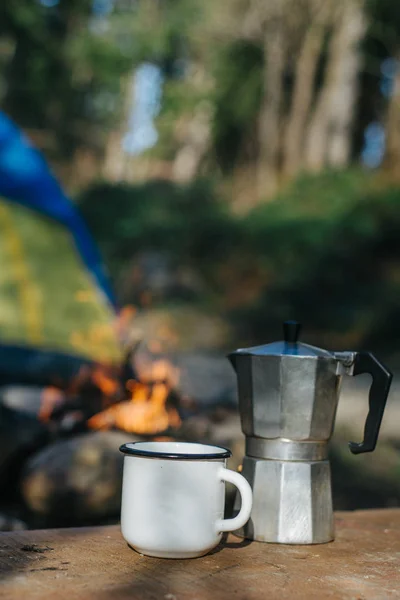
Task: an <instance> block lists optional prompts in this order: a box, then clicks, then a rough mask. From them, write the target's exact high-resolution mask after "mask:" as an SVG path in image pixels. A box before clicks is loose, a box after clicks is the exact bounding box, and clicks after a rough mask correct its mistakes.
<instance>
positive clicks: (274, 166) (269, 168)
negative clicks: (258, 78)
mask: <svg viewBox="0 0 400 600" xmlns="http://www.w3.org/2000/svg"><path fill="white" fill-rule="evenodd" d="M274 21H275V23H274V27H266V29H265V34H264V61H265V65H264V75H263V87H264V93H263V99H262V104H261V110H260V117H259V127H258V141H259V159H258V165H257V185H258V193H259V195H260V196H263V195H271V194H273V193H274V192H275V191H276V189H277V187H278V170H279V155H280V123H281V110H282V97H283V73H284V67H285V52H284V41H285V40H284V37H285V36H284V25H283V22H282V20H281V19H276V20H275V19H274Z"/></svg>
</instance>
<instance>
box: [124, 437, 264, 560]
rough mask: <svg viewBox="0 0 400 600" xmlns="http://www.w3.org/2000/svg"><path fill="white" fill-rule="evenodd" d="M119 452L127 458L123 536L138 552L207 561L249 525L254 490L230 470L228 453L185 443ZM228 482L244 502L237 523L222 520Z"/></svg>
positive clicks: (154, 444)
mask: <svg viewBox="0 0 400 600" xmlns="http://www.w3.org/2000/svg"><path fill="white" fill-rule="evenodd" d="M120 450H121V452H123V453H124V454H125V457H124V474H123V483H122V506H121V531H122V535H123V537H124V538H125V540H126V541H127V542H128V544H129V545H130V546H131V547H132V548H134V549H135V550H137V552H140V553H141V554H147V555H148V556H157V557H160V558H194V557H196V556H203V555H204V554H207V552H209V551H210V550H211V549H212V548H214V547H215V546H217V545H218V543H219V542H220V540H221V537H222V533H223V532H224V531H233V530H236V529H239V528H240V527H242V526H243V525H244V524H245V523H247V521H248V520H249V518H250V512H251V507H252V492H251V488H250V486H249V484H248V483H247V481H246V479H245V478H244V477H243V476H242V475H240V474H239V473H235V472H234V471H230V470H228V469H227V468H226V460H227V458H229V457H230V456H231V452H230V450H227V449H226V448H220V447H219V446H207V445H204V444H196V443H186V442H136V443H131V444H124V445H123V446H121V447H120ZM226 481H229V482H230V483H233V484H234V485H235V486H236V487H237V488H238V489H239V492H240V494H241V497H242V507H241V510H240V512H239V514H238V515H237V516H236V517H235V518H234V519H224V518H223V514H224V506H225V482H226Z"/></svg>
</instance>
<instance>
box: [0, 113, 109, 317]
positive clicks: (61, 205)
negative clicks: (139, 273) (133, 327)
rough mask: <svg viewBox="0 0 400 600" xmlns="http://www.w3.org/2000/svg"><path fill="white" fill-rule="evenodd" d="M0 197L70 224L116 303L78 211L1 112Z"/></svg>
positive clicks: (80, 249) (90, 266) (84, 257)
mask: <svg viewBox="0 0 400 600" xmlns="http://www.w3.org/2000/svg"><path fill="white" fill-rule="evenodd" d="M0 196H4V197H6V198H7V199H8V200H11V201H14V202H18V203H19V204H22V205H25V206H27V207H30V208H31V209H34V210H36V211H38V212H40V213H41V214H43V215H46V216H48V217H50V218H52V219H55V220H56V221H58V222H60V223H62V224H63V225H64V226H65V227H67V228H68V229H69V230H70V232H71V234H72V235H73V238H74V240H75V244H76V247H77V249H78V252H79V254H80V256H81V258H82V260H83V262H84V263H85V265H86V267H87V268H88V270H89V271H90V272H91V274H92V276H93V277H94V279H95V281H96V282H97V284H98V285H99V287H100V289H102V290H103V292H104V293H105V295H106V296H107V298H108V299H109V301H110V302H111V304H112V305H114V306H115V298H114V294H113V292H112V289H111V286H110V283H109V281H108V277H107V275H106V273H105V270H104V266H103V264H102V261H101V257H100V254H99V252H98V250H97V247H96V245H95V243H94V241H93V239H92V237H91V235H90V233H89V231H88V229H87V227H86V225H85V223H84V221H83V219H82V217H81V215H80V214H79V211H78V210H77V208H76V207H75V206H74V205H73V204H72V202H71V200H70V199H69V198H68V197H67V196H66V195H65V194H64V192H63V191H62V189H61V187H60V185H59V183H58V182H57V180H56V179H55V177H54V175H53V174H52V173H51V171H50V169H49V167H48V165H47V163H46V161H45V160H44V158H43V156H42V155H41V154H40V152H39V151H38V150H37V149H35V148H34V147H33V146H32V145H31V143H30V142H29V140H28V139H27V138H26V136H25V135H24V134H23V133H22V132H21V130H20V129H19V128H18V127H17V126H16V125H15V124H14V123H13V122H12V121H11V120H10V119H9V118H8V117H7V116H6V115H5V114H4V113H2V112H1V111H0Z"/></svg>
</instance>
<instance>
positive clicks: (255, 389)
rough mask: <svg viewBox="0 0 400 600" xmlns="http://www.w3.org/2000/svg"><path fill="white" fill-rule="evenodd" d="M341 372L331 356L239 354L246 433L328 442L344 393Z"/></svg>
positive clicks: (240, 389) (241, 414)
mask: <svg viewBox="0 0 400 600" xmlns="http://www.w3.org/2000/svg"><path fill="white" fill-rule="evenodd" d="M337 368H338V361H337V360H336V359H335V358H334V357H333V356H332V358H331V359H327V358H321V357H305V356H287V355H282V356H268V357H265V356H251V355H243V356H241V357H240V360H239V361H238V362H237V375H238V385H239V410H240V418H241V423H242V430H243V433H244V434H245V435H246V436H254V437H262V438H285V439H289V440H299V441H300V440H301V441H311V440H328V439H329V438H330V437H331V435H332V430H333V425H334V421H335V416H336V408H337V404H338V399H339V392H340V384H341V377H340V376H339V375H338V374H337Z"/></svg>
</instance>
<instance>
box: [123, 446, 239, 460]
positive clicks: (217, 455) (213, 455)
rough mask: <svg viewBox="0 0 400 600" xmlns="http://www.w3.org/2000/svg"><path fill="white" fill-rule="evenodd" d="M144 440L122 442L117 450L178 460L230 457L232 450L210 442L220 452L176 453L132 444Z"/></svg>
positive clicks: (131, 454) (133, 454)
mask: <svg viewBox="0 0 400 600" xmlns="http://www.w3.org/2000/svg"><path fill="white" fill-rule="evenodd" d="M143 443H146V442H130V443H128V444H122V446H120V448H119V450H120V452H122V453H123V454H128V455H130V456H140V457H142V458H164V459H168V460H172V459H178V460H217V459H221V458H230V457H231V456H232V452H231V451H230V450H228V448H224V447H223V446H215V445H214V444H212V447H213V448H219V449H220V450H222V452H214V453H206V454H201V453H200V452H199V453H197V452H196V453H194V454H187V453H186V454H185V453H176V452H159V451H157V450H140V449H139V448H134V446H136V445H139V444H143ZM182 443H183V444H185V445H186V444H188V445H193V446H197V445H202V444H197V443H195V442H182Z"/></svg>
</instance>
